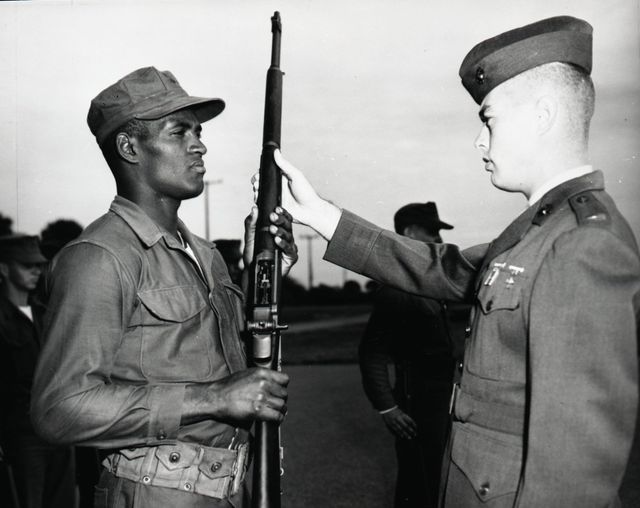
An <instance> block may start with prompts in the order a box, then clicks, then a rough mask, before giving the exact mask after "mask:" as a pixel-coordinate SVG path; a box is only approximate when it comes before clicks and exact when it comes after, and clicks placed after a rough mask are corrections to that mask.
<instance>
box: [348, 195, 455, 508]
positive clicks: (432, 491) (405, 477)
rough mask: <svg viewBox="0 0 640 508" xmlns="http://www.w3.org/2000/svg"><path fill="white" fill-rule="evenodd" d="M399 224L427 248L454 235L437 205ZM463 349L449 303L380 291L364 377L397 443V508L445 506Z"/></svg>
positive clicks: (365, 342) (364, 345)
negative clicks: (445, 234)
mask: <svg viewBox="0 0 640 508" xmlns="http://www.w3.org/2000/svg"><path fill="white" fill-rule="evenodd" d="M393 222H394V227H395V231H396V233H398V234H401V235H403V236H406V237H408V238H413V239H414V240H419V241H422V242H434V243H442V238H441V237H440V229H453V226H451V225H449V224H447V223H446V222H442V221H441V220H440V217H439V216H438V209H437V208H436V204H435V203H433V202H431V201H430V202H428V203H411V204H408V205H405V206H403V207H402V208H400V209H399V210H398V211H397V212H396V214H395V216H394V220H393ZM461 349H462V346H461V345H459V346H458V347H457V348H455V347H454V337H453V335H452V334H451V331H450V328H449V318H448V316H447V310H446V305H445V304H444V302H439V301H438V300H434V299H431V298H423V297H419V296H415V295H412V294H409V293H405V292H404V291H399V290H397V289H393V288H391V287H389V286H383V287H381V288H380V289H379V290H378V291H377V293H376V295H375V300H374V307H373V312H372V314H371V317H370V319H369V322H368V323H367V328H366V329H365V333H364V335H363V337H362V341H361V343H360V348H359V353H360V371H361V373H362V383H363V386H364V390H365V393H366V394H367V397H368V398H369V400H370V401H371V403H372V404H373V406H374V407H375V408H376V409H377V410H378V411H379V412H380V414H381V415H382V418H383V420H384V423H385V425H386V426H387V428H388V429H389V431H390V432H391V433H392V434H393V435H394V436H395V438H396V456H397V459H398V476H397V481H396V494H395V506H396V507H416V508H432V507H433V508H435V506H436V505H437V502H438V488H439V482H440V470H441V466H442V454H443V453H444V448H445V444H446V440H447V431H448V429H449V396H450V395H451V386H452V381H453V373H454V362H455V359H454V350H457V351H458V352H459V351H461ZM389 364H393V365H394V366H395V384H394V387H393V389H392V388H391V382H390V380H389V370H388V365H389Z"/></svg>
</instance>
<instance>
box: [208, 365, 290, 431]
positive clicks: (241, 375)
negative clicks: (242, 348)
mask: <svg viewBox="0 0 640 508" xmlns="http://www.w3.org/2000/svg"><path fill="white" fill-rule="evenodd" d="M288 384H289V376H287V375H286V374H284V373H283V372H278V371H275V370H271V369H263V368H251V369H246V370H242V371H240V372H235V373H234V374H232V375H230V376H228V377H226V378H224V379H221V380H219V381H215V382H214V383H212V386H211V388H210V389H209V393H210V396H211V397H213V398H215V401H214V407H215V408H216V410H215V416H216V419H231V420H239V421H247V420H249V421H252V420H264V421H277V422H280V421H282V420H283V418H284V416H285V414H286V413H287V385H288Z"/></svg>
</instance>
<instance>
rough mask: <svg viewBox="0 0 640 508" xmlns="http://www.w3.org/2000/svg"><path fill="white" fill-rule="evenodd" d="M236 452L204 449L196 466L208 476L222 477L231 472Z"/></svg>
mask: <svg viewBox="0 0 640 508" xmlns="http://www.w3.org/2000/svg"><path fill="white" fill-rule="evenodd" d="M235 461H236V452H234V451H231V450H225V449H216V450H211V449H208V450H207V449H205V452H204V456H203V457H202V461H201V462H200V465H199V466H198V468H199V469H200V471H201V472H202V473H203V474H204V475H206V476H208V477H209V478H222V477H224V476H229V475H230V474H231V473H232V472H233V464H234V463H235Z"/></svg>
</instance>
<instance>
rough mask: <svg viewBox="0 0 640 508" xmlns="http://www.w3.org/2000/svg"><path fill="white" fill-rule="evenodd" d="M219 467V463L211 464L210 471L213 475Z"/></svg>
mask: <svg viewBox="0 0 640 508" xmlns="http://www.w3.org/2000/svg"><path fill="white" fill-rule="evenodd" d="M221 467H222V464H221V463H220V462H214V463H213V464H211V471H213V472H214V473H215V472H216V471H217V470H218V469H220V468H221Z"/></svg>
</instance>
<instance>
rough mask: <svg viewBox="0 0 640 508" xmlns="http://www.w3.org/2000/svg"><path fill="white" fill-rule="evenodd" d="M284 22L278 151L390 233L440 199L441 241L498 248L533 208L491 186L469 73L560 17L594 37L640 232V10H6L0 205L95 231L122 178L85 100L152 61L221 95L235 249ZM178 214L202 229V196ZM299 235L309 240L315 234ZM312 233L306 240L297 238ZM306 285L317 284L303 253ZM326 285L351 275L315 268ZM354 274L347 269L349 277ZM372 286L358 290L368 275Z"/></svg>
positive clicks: (599, 134)
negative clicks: (581, 24) (492, 48)
mask: <svg viewBox="0 0 640 508" xmlns="http://www.w3.org/2000/svg"><path fill="white" fill-rule="evenodd" d="M274 10H279V11H280V13H281V16H282V22H283V36H282V37H283V38H282V58H281V66H282V69H283V70H284V71H285V73H286V75H285V83H284V107H283V133H282V145H283V152H284V154H285V155H286V156H287V158H289V160H291V161H292V162H293V163H294V164H296V165H297V166H298V167H300V168H301V169H303V170H304V171H305V172H306V174H307V175H308V177H309V178H310V180H311V181H312V182H313V183H314V185H315V186H316V187H317V188H318V190H319V192H320V193H321V194H323V195H324V196H325V197H328V198H330V199H331V200H333V201H334V202H335V203H337V204H338V205H339V206H343V207H345V208H349V209H351V210H352V211H354V212H356V213H359V214H361V215H363V216H364V217H366V218H368V219H370V220H372V221H373V222H376V223H378V224H380V225H382V226H384V227H389V228H390V227H391V226H392V216H393V213H394V212H395V211H396V210H397V209H398V208H399V207H400V206H402V205H404V204H406V203H409V202H425V201H436V202H437V204H438V209H439V211H440V216H441V218H442V219H443V220H445V221H447V222H449V223H451V224H454V225H455V229H454V230H452V231H445V232H443V237H444V239H445V241H450V242H454V243H458V244H460V245H462V246H469V245H473V244H475V243H480V242H485V241H489V240H491V239H493V238H494V237H495V236H497V235H498V234H499V233H500V231H501V230H502V229H503V228H504V227H505V226H506V225H507V224H508V223H509V222H510V221H511V219H513V218H514V217H515V216H516V215H517V214H519V213H520V211H521V210H522V209H523V208H524V206H525V204H526V203H525V199H524V197H523V196H522V195H519V194H507V193H504V192H501V191H498V190H497V189H495V188H493V187H492V186H491V183H490V181H489V175H488V173H486V172H484V170H483V163H482V161H481V159H480V156H479V154H478V152H477V151H476V150H475V149H474V147H473V139H474V137H475V136H476V134H477V132H478V130H479V128H480V122H479V120H478V116H477V106H476V104H475V103H474V102H473V101H472V99H471V98H470V97H469V96H468V95H467V93H466V92H465V91H464V89H463V88H462V86H461V84H460V80H459V78H458V67H459V65H460V62H461V61H462V59H463V58H464V56H465V54H466V53H467V52H468V51H469V49H471V47H473V46H474V45H475V44H476V43H478V42H480V41H481V40H483V39H486V38H488V37H491V36H494V35H496V34H498V33H500V32H502V31H505V30H508V29H511V28H515V27H517V26H521V25H524V24H527V23H531V22H533V21H537V20H539V19H542V18H545V17H549V16H555V15H564V14H566V15H573V16H577V17H581V18H583V19H586V20H587V21H589V22H590V23H591V24H592V25H593V26H594V71H593V78H594V81H595V84H596V90H597V105H596V115H595V118H594V122H593V128H592V142H591V148H592V149H591V155H592V162H593V164H594V165H595V166H596V167H597V168H599V169H603V170H604V172H605V178H606V183H607V186H608V189H609V191H610V193H611V194H612V195H613V196H614V198H615V199H616V201H617V203H618V206H619V208H620V209H621V210H622V212H623V213H624V214H625V215H626V216H627V218H628V219H629V221H630V222H631V225H632V227H633V229H634V231H635V233H636V235H637V236H638V235H640V205H638V196H639V191H640V173H639V171H638V170H639V159H638V157H639V155H640V135H639V134H640V129H639V128H640V105H639V100H640V84H639V78H640V2H639V0H607V1H606V2H604V1H602V0H555V1H541V0H538V1H535V2H534V1H532V0H530V1H524V0H484V1H482V2H480V1H475V0H429V1H418V0H414V1H408V0H404V1H403V0H394V1H391V0H362V1H345V0H306V1H305V0H282V1H278V2H275V1H270V0H264V1H258V0H255V1H245V2H229V1H223V0H206V1H184V0H182V1H179V2H178V1H159V0H154V1H147V2H142V1H126V2H125V1H114V0H110V1H73V2H72V1H41V2H1V3H0V65H1V68H0V96H1V97H2V100H0V119H1V121H0V139H2V146H3V149H2V150H0V168H1V177H0V212H1V213H3V214H5V215H9V216H10V217H11V218H13V219H14V228H15V229H17V230H19V231H23V232H27V233H32V234H37V233H38V232H39V231H40V230H41V229H42V228H43V227H44V226H45V224H47V223H48V222H50V221H53V220H55V219H58V218H71V219H75V220H77V221H78V222H80V223H81V224H83V225H87V224H89V223H90V222H91V221H92V220H93V219H95V218H97V217H98V216H99V215H101V214H102V213H104V212H105V211H106V210H107V208H108V206H109V203H110V202H111V200H112V199H113V196H114V195H115V185H114V183H113V180H112V177H111V174H110V173H109V170H108V168H107V167H106V165H105V163H104V161H103V159H102V156H101V154H100V151H99V149H98V147H97V145H96V143H95V141H94V139H93V137H92V136H91V133H90V132H89V129H88V128H87V125H86V114H87V110H88V107H89V102H90V100H91V99H92V98H93V97H94V96H95V95H96V94H97V93H98V92H99V91H100V90H102V89H103V88H105V87H106V86H108V85H109V84H111V83H113V82H115V81H116V80H117V79H119V78H120V77H122V76H123V75H124V74H127V73H128V72H130V71H132V70H134V69H136V68H139V67H144V66H148V65H155V66H156V67H158V68H159V69H161V70H171V71H172V72H173V73H174V74H175V75H176V77H177V79H178V80H179V81H180V83H181V84H182V86H183V87H184V88H185V89H186V90H187V91H188V92H189V93H191V94H193V95H200V96H213V97H221V98H223V99H224V100H225V101H226V103H227V108H226V110H225V112H224V113H223V114H222V115H221V116H219V117H218V118H216V119H214V120H213V121H211V122H209V123H207V124H205V126H204V134H203V140H204V142H205V144H206V145H207V147H208V149H209V152H208V154H207V155H206V156H205V161H206V165H207V174H206V179H208V180H211V181H218V183H216V184H213V185H212V186H211V187H210V188H211V198H212V199H211V230H212V232H211V237H212V238H240V236H241V234H242V222H243V218H244V216H245V215H246V214H247V213H248V210H249V208H250V206H251V201H252V193H251V186H250V183H249V180H250V177H251V175H252V174H253V173H254V172H255V171H256V169H257V166H258V162H259V157H260V149H261V136H262V121H263V107H264V106H263V104H264V85H265V73H266V70H267V68H268V65H269V61H270V60H269V59H270V50H271V32H270V17H271V15H272V14H273V11H274ZM180 216H181V218H182V219H183V220H184V221H185V222H186V223H187V225H188V226H189V227H190V228H191V229H192V230H193V231H194V232H195V233H197V234H201V235H204V231H205V226H204V224H205V223H204V201H203V198H202V197H200V198H196V199H193V200H191V201H188V202H185V203H184V204H183V205H182V207H181V209H180ZM297 233H298V234H307V233H308V230H305V229H304V228H298V229H297ZM298 237H299V236H298ZM299 244H300V250H301V253H302V256H301V260H300V263H299V266H297V267H296V268H295V269H294V272H293V275H294V277H296V278H298V279H299V280H300V281H301V282H305V283H306V281H307V258H306V251H307V244H306V242H305V241H303V240H300V239H299ZM313 245H314V272H315V281H316V283H318V282H324V283H330V284H339V283H341V282H342V280H343V277H344V276H345V273H344V272H343V271H342V270H341V269H339V268H337V267H334V266H332V265H329V264H328V263H326V262H322V261H320V258H321V256H322V253H323V251H324V242H323V241H321V240H316V241H314V242H313ZM349 278H351V276H349ZM359 280H361V279H359Z"/></svg>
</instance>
